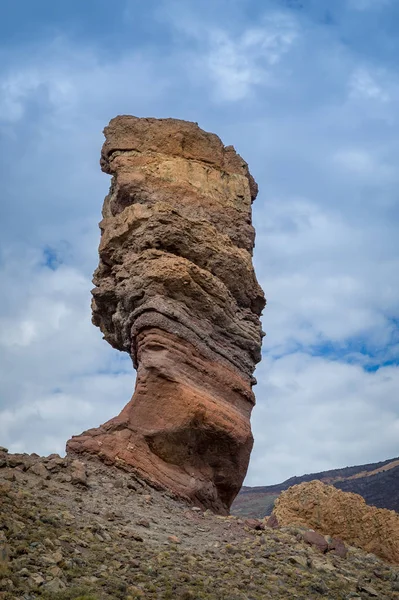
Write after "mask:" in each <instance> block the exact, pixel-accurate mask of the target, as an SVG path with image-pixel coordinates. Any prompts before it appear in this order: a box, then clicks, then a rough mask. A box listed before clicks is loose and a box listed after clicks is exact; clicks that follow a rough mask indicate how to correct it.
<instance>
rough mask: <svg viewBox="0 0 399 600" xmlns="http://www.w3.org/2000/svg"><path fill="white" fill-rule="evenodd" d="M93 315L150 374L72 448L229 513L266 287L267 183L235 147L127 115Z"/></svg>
mask: <svg viewBox="0 0 399 600" xmlns="http://www.w3.org/2000/svg"><path fill="white" fill-rule="evenodd" d="M104 133H105V137H106V141H105V143H104V146H103V150H102V155H101V167H102V169H103V171H105V172H106V173H108V174H111V175H112V182H111V188H110V192H109V194H108V196H107V197H106V198H105V201H104V206H103V220H102V221H101V223H100V229H101V234H102V235H101V241H100V247H99V255H100V260H99V266H98V269H97V270H96V272H95V274H94V280H93V281H94V284H95V285H96V287H95V289H94V290H93V303H92V310H93V323H94V324H95V325H97V326H98V327H100V329H101V331H102V332H103V334H104V338H105V339H106V340H107V341H108V342H109V343H110V344H111V345H112V346H114V347H115V348H117V349H118V350H122V351H126V352H128V353H129V354H130V355H131V357H132V361H133V365H134V367H135V368H136V369H137V381H136V389H135V393H134V395H133V398H132V400H131V401H130V402H129V403H128V404H127V406H126V407H125V408H124V409H123V411H122V412H121V414H120V415H119V416H118V417H116V418H114V419H111V421H109V422H108V423H106V424H104V425H102V426H101V427H99V428H97V429H92V430H89V431H86V432H84V433H83V434H82V435H80V436H75V437H73V438H72V439H71V440H70V441H69V442H68V444H67V450H68V452H69V453H71V454H79V453H83V454H85V453H86V454H87V453H88V454H94V455H98V456H100V457H101V458H103V459H104V460H106V461H108V462H114V463H117V464H124V465H128V466H130V467H131V468H133V469H135V470H136V471H137V472H138V473H139V474H140V475H141V476H142V477H145V478H147V480H149V481H152V482H154V483H157V484H159V485H161V486H163V487H166V488H169V489H171V490H172V491H173V492H174V493H176V494H178V495H180V496H184V497H187V498H190V499H192V500H194V501H196V502H197V503H198V504H200V505H202V506H205V507H209V508H212V509H213V510H215V511H217V512H221V513H225V512H227V511H228V509H229V507H230V505H231V503H232V501H233V499H234V497H235V496H236V494H237V493H238V491H239V489H240V487H241V484H242V481H243V479H244V477H245V474H246V470H247V466H248V461H249V456H250V452H251V449H252V443H253V439H252V434H251V427H250V414H251V410H252V407H253V405H254V402H255V399H254V395H253V392H252V385H253V384H254V383H255V380H254V378H253V371H254V368H255V365H256V363H257V362H258V361H259V360H260V356H261V353H260V350H261V338H262V332H261V326H260V320H259V316H260V314H261V311H262V309H263V307H264V305H265V300H264V295H263V292H262V290H261V288H260V287H259V284H258V282H257V280H256V277H255V273H254V270H253V265H252V250H253V247H254V239H255V233H254V229H253V227H252V223H251V203H252V201H253V200H254V199H255V197H256V194H257V185H256V183H255V181H254V179H253V178H252V176H251V175H250V173H249V170H248V166H247V163H246V162H245V161H244V160H243V159H242V158H241V157H240V156H239V155H238V154H237V153H236V152H235V150H234V148H233V147H232V146H228V147H225V146H224V145H223V143H222V142H221V141H220V139H219V138H218V137H217V136H216V135H214V134H210V133H207V132H205V131H203V130H201V129H200V128H199V127H198V125H197V124H196V123H189V122H186V121H179V120H176V119H139V118H136V117H130V116H124V117H117V118H115V119H113V120H112V121H111V123H110V124H109V126H108V127H106V128H105V131H104Z"/></svg>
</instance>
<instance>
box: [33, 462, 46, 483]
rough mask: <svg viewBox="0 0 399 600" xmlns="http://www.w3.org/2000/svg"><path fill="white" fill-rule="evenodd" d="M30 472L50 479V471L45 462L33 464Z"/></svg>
mask: <svg viewBox="0 0 399 600" xmlns="http://www.w3.org/2000/svg"><path fill="white" fill-rule="evenodd" d="M29 473H34V474H35V475H37V476H38V477H42V478H43V479H50V473H49V472H48V471H47V469H46V467H45V466H44V464H43V463H41V462H37V463H35V464H34V465H32V466H31V467H30V469H29Z"/></svg>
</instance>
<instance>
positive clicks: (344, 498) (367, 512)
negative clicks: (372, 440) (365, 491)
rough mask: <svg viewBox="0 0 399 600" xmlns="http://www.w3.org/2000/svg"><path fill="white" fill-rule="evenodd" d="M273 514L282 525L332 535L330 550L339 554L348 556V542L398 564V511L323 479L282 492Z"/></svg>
mask: <svg viewBox="0 0 399 600" xmlns="http://www.w3.org/2000/svg"><path fill="white" fill-rule="evenodd" d="M273 513H274V515H275V517H276V518H277V519H278V522H279V523H280V525H301V526H308V527H312V528H313V529H314V530H315V531H316V532H317V533H319V534H325V535H331V536H332V539H331V541H330V543H329V544H328V550H331V551H334V552H335V553H336V554H337V555H338V556H341V557H345V556H346V553H347V549H346V546H345V543H344V542H346V543H347V544H350V545H352V546H357V547H359V548H362V549H363V550H365V551H366V552H370V553H373V554H375V555H377V556H379V557H380V558H382V559H383V560H386V561H388V562H391V563H396V564H397V563H399V515H398V513H396V512H395V511H393V510H387V509H385V508H375V507H374V506H368V505H367V504H366V502H365V500H364V498H362V496H359V495H358V494H353V493H350V492H342V491H341V490H339V489H337V488H335V487H334V486H331V485H325V484H324V483H321V481H310V482H308V483H301V484H299V485H294V486H293V487H290V488H289V489H288V490H286V491H284V492H282V494H281V495H280V496H279V498H278V499H277V500H276V502H275V506H274V510H273ZM305 535H306V534H305ZM307 535H309V532H307ZM325 544H326V545H327V542H326V541H325Z"/></svg>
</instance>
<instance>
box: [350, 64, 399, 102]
mask: <svg viewBox="0 0 399 600" xmlns="http://www.w3.org/2000/svg"><path fill="white" fill-rule="evenodd" d="M378 79H382V75H380V76H379V75H378V74H372V73H371V71H370V70H369V69H366V68H364V67H358V68H357V69H355V71H354V73H353V74H352V77H351V79H350V82H349V89H350V96H351V97H353V98H359V97H360V98H369V99H370V100H378V101H380V102H388V101H389V100H390V99H391V98H390V95H389V93H388V91H387V90H386V89H384V85H383V84H382V83H380V82H378Z"/></svg>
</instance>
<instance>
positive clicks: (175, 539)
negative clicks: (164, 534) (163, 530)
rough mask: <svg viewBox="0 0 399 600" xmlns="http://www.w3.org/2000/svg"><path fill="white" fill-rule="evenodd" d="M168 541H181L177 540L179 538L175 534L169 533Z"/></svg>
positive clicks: (176, 542) (173, 542)
mask: <svg viewBox="0 0 399 600" xmlns="http://www.w3.org/2000/svg"><path fill="white" fill-rule="evenodd" d="M168 541H169V542H172V544H181V541H180V540H179V538H178V537H177V536H176V535H169V536H168Z"/></svg>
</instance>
